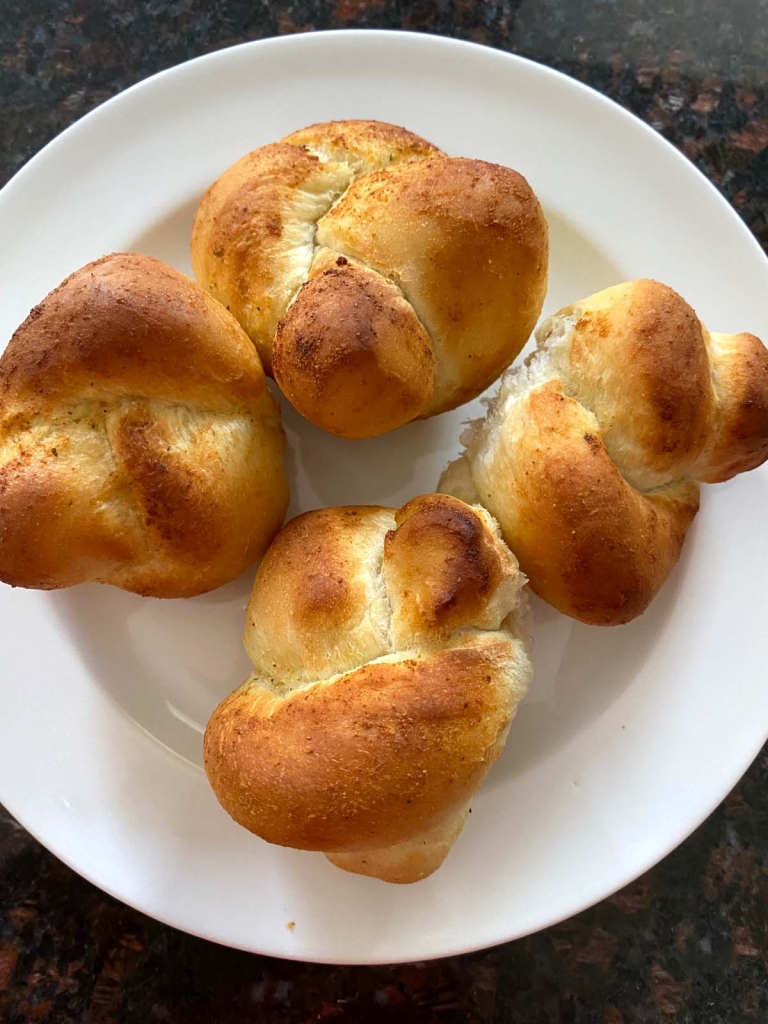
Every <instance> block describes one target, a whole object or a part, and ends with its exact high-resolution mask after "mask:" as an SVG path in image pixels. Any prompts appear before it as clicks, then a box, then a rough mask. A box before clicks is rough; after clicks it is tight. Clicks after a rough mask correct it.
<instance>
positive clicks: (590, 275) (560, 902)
mask: <svg viewBox="0 0 768 1024" xmlns="http://www.w3.org/2000/svg"><path fill="white" fill-rule="evenodd" d="M369 117H373V118H379V119H382V120H386V121H393V122H396V123H398V124H404V125H406V126H408V127H409V128H412V129H413V130H415V131H416V132H420V133H421V134H423V135H425V136H426V137H427V138H428V139H431V140H432V141H433V142H435V143H437V144H438V145H439V146H441V147H442V148H444V149H445V150H447V151H448V152H449V153H454V154H464V155H471V156H475V157H482V158H484V159H487V160H493V161H497V162H501V163H505V164H510V165H511V166H513V167H515V168H517V169H519V170H520V171H522V172H523V173H524V174H525V175H526V176H527V177H528V179H529V180H530V182H531V184H532V185H533V187H534V188H535V190H536V191H537V192H538V194H539V196H540V198H541V200H542V202H543V204H544V207H545V209H546V212H547V215H548V217H549V222H550V227H551V242H552V265H551V284H550V291H549V295H548V298H547V303H546V310H545V311H546V312H549V311H552V310H555V309H557V308H558V307H559V306H560V305H562V304H564V303H566V302H568V301H571V300H573V299H576V298H580V297H582V296H584V295H587V294H588V293H590V292H592V291H594V290H596V289H598V288H601V287H604V286H606V285H609V284H612V283H615V282H617V281H620V280H624V279H627V278H631V277H639V276H654V277H657V278H660V279H661V280H663V281H666V282H668V283H669V284H671V285H672V286H673V287H675V288H676V289H678V290H679V291H680V292H682V294H683V295H685V296H686V297H687V298H688V300H689V301H690V302H692V303H693V304H694V305H695V307H696V309H697V310H698V312H699V314H700V315H701V316H702V318H704V319H705V321H706V322H707V323H708V324H709V325H710V326H711V327H712V328H713V329H717V330H725V331H739V330H747V331H752V332H755V333H757V334H760V335H762V336H763V337H764V338H765V337H768V307H766V303H765V296H766V294H768V264H767V263H766V260H765V259H764V257H763V255H762V253H761V251H760V249H759V248H758V246H757V244H756V243H755V242H754V241H753V239H752V238H751V236H750V234H749V233H748V231H747V230H746V228H745V227H744V226H743V225H742V223H741V222H740V221H739V219H738V218H737V217H736V215H735V214H734V213H733V212H732V211H731V210H730V208H729V207H728V206H727V204H726V203H725V202H724V200H723V199H721V198H720V196H719V195H718V194H717V193H716V192H715V190H714V189H713V188H712V187H711V186H710V185H709V184H708V183H707V182H706V181H705V180H704V178H703V177H701V175H700V174H699V173H698V172H697V171H695V170H694V168H693V167H692V166H691V165H690V164H689V163H688V162H687V161H686V160H684V159H683V158H682V157H681V156H680V155H679V154H678V153H677V152H676V151H675V150H673V149H672V147H671V146H669V145H667V144H666V143H665V142H664V141H663V140H662V139H661V138H659V136H657V135H656V134H654V133H653V132H652V131H651V130H650V129H648V128H646V127H644V126H643V125H642V124H641V123H640V122H639V121H636V120H634V119H633V118H632V117H631V116H630V115H628V114H627V113H625V112H624V111H622V110H621V109H620V108H619V107H617V106H614V105H613V104H612V103H610V102H608V101H606V100H605V99H603V98H601V97H600V96H599V95H598V94H596V93H594V92H591V91H590V90H589V89H586V88H584V87H583V86H581V85H578V84H577V83H575V82H573V81H571V80H569V79H567V78H565V77H563V76H561V75H559V74H556V73H555V72H552V71H549V70H547V69H545V68H543V67H539V66H537V65H535V64H532V63H528V62H526V61H524V60H520V59H517V58H514V57H510V56H506V55H504V54H502V53H498V52H495V51H493V50H488V49H483V48H480V47H477V46H472V45H469V44H465V43H459V42H454V41H449V40H445V39H437V38H431V37H426V36H423V35H406V34H394V33H393V34H389V33H380V32H362V33H360V32H349V33H330V34H315V35H302V36H293V37H291V38H287V39H270V40H268V41H266V42H259V43H253V44H248V45H245V46H240V47H236V48H234V49H230V50H224V51H221V52H219V53H214V54H212V55H210V56H207V57H204V58H201V59H199V60H195V61H192V62H191V63H189V64H185V65H183V66H181V67H178V68H175V69H173V70H172V71H168V72H165V73H163V74H161V75H157V76H156V77H154V78H152V79H150V80H149V81H147V82H143V83H142V84H141V85H139V86H136V87H135V88H133V89H130V90H128V91H127V92H126V93H124V94H122V95H121V96H118V97H117V98H116V99H114V100H112V101H111V102H109V103H106V104H105V105H104V106H102V107H100V108H99V109H98V110H96V111H95V112H94V113H92V114H91V115H89V116H88V117H86V118H85V119H84V120H82V121H81V122H79V123H78V124H76V125H75V126H74V127H73V128H70V129H69V130H68V131H67V132H65V133H64V134H63V135H62V136H61V137H60V138H58V139H56V140H55V141H54V142H53V143H52V144H51V145H49V146H48V147H47V148H46V149H45V150H43V152H42V153H40V154H39V155H38V156H37V157H36V158H35V159H34V160H32V161H31V162H30V163H29V164H28V165H27V166H26V167H25V168H24V169H23V170H22V171H21V173H20V174H18V175H17V176H16V178H15V179H14V180H13V181H12V182H11V183H10V184H9V185H8V186H7V187H6V189H5V190H4V191H3V193H2V194H1V195H0V238H2V240H3V245H2V247H0V281H2V286H3V301H2V304H0V328H1V330H0V336H1V337H4V338H7V337H10V335H11V333H12V331H13V329H14V328H15V327H16V326H17V324H18V323H20V322H21V321H22V320H23V318H24V317H25V315H26V313H27V312H28V310H29V308H30V307H31V306H32V305H33V304H34V303H36V302H37V301H39V300H40V299H41V298H42V297H43V296H44V295H45V294H46V292H47V291H48V290H49V289H50V288H52V287H53V286H55V285H56V284H57V283H58V282H59V281H60V280H61V279H62V278H63V277H64V276H65V275H66V274H67V273H69V272H70V271H72V270H74V269H75V268H76V267H78V266H80V265H81V264H83V263H85V262H87V261H88V260H91V259H94V258H95V257H98V256H100V255H102V254H103V253H105V252H110V251H112V250H121V249H122V250H125V249H134V250H138V251H141V252H147V253H154V254H155V255H157V256H160V257H162V258H164V259H166V260H168V261H169V262H171V263H173V264H174V265H175V266H177V267H179V268H180V269H182V270H189V262H188V253H187V246H188V238H189V231H190V225H191V221H192V215H193V212H194V209H195V206H196V204H197V202H198V199H199V197H200V195H201V193H202V192H203V190H204V189H205V187H206V186H207V185H208V184H209V183H210V182H211V181H212V180H213V179H214V178H215V177H216V176H217V175H218V174H219V173H220V172H221V171H223V170H224V168H226V167H227V166H229V164H230V163H232V162H233V161H234V160H235V159H236V158H238V157H239V156H241V155H242V154H243V153H245V152H246V151H247V150H249V149H252V148H254V147H256V146H259V145H261V144H263V143H266V142H270V141H273V140H275V139H277V138H279V137H281V136H282V135H285V134H286V133H287V132H289V131H291V130H293V129H296V128H299V127H301V126H303V125H305V124H310V123H311V122H313V121H324V120H329V119H332V118H369ZM474 412H475V406H474V405H473V406H469V407H465V408H464V409H461V410H459V411H458V412H456V413H452V414H449V415H445V416H441V417H439V418H437V419H433V420H430V421H428V422H426V423H420V424H416V425H414V426H409V427H406V428H404V429H403V430H400V431H397V432H396V433H394V434H391V435H389V436H388V437H384V438H380V439H377V440H371V441H365V442H349V441H347V442H345V441H341V440H337V439H334V438H331V437H329V436H327V435H324V434H322V433H321V432H320V431H318V430H316V429H314V428H313V427H311V426H310V425H309V424H307V423H304V422H303V421H301V420H300V418H299V417H298V416H297V415H296V414H295V413H293V412H292V411H291V410H290V409H286V415H285V422H286V426H287V432H288V439H289V455H288V467H289V473H290V477H291V482H292V488H293V495H294V500H293V505H292V513H296V512H299V511H301V510H304V509H308V508H313V507H317V506H321V505H332V504H343V503H349V502H355V503H363V502H373V503H382V504H391V505H400V504H401V503H402V502H403V501H404V500H406V499H407V498H409V497H411V496H412V495H414V494H417V493H419V492H423V491H428V490H431V489H433V488H434V486H435V485H436V482H437V479H438V476H439V473H440V471H441V469H442V468H443V466H444V464H445V462H446V461H447V459H448V458H449V457H451V456H453V455H454V454H455V453H456V451H457V449H458V443H457V438H458V434H459V430H460V424H461V421H462V420H463V419H465V418H466V417H467V416H469V415H470V414H472V413H474ZM767 507H768V474H767V473H766V472H764V471H758V472H755V473H751V474H749V475H746V476H743V477H740V478H739V479H737V480H735V481H733V482H732V483H729V484H726V485H724V486H721V487H718V488H711V489H709V490H707V492H706V495H705V497H704V500H703V506H702V510H701V514H700V516H699V518H698V520H697V522H696V525H695V528H694V529H693V531H692V533H691V535H690V537H689V539H688V542H687V545H686V549H685V552H684V555H683V558H682V561H681V563H680V565H679V566H678V568H677V570H676V571H675V573H674V574H673V577H672V579H670V581H669V582H668V583H667V585H666V586H665V587H664V590H663V591H662V593H661V595H660V596H659V597H658V599H657V600H656V601H655V603H654V604H653V605H652V607H651V608H650V610H649V611H648V612H647V613H646V614H645V615H644V616H643V617H642V618H641V619H639V620H637V621H635V622H634V623H632V624H631V625H630V626H626V627H623V628H616V629H606V630H599V629H590V628H588V627H585V626H581V625H578V624H575V623H573V622H571V621H569V620H567V619H565V618H563V617H561V616H560V615H558V614H557V613H555V612H554V611H552V610H550V609H548V608H546V607H545V606H543V605H541V604H537V605H536V609H535V614H536V623H535V640H536V645H537V646H536V654H535V667H536V678H535V683H534V685H533V689H532V691H531V693H530V696H529V697H528V698H527V700H526V701H525V703H524V705H523V706H522V708H521V710H520V712H519V714H518V717H517V721H516V722H515V724H514V725H513V728H512V730H511V733H510V736H509V741H508V743H507V746H506V750H505V752H504V755H503V756H502V758H501V761H500V762H499V764H498V765H497V766H496V767H495V769H494V771H493V773H492V775H491V777H490V778H489V780H488V782H487V783H486V785H485V787H484V789H483V790H482V792H481V793H480V795H479V796H478V797H477V798H476V800H475V803H474V807H473V810H474V813H473V815H472V817H471V818H470V820H469V825H468V827H467V828H466V830H465V832H464V834H463V835H462V837H461V838H460V840H459V842H458V843H457V845H456V847H455V849H454V851H453V852H452V853H451V855H450V857H449V858H448V861H447V862H446V864H445V866H444V867H443V868H441V870H440V871H439V872H438V873H437V874H436V875H434V876H432V877H431V878H429V879H427V880H426V881H424V882H422V883H420V884H418V885H415V886H406V887H395V886H387V885H385V884H384V883H382V882H378V881H374V880H371V879H365V878H360V877H355V876H353V875H348V874H345V873H343V872H341V871H338V870H337V869H335V868H333V867H332V866H331V865H330V864H329V863H328V862H327V861H326V860H325V859H324V858H323V857H322V856H321V855H320V854H309V853H300V852H297V851H292V850H282V849H278V848H276V847H271V846H268V845H266V844H265V843H262V842H261V841H260V840H258V839H256V838H254V837H252V836H250V835H249V834H248V833H246V832H245V831H244V830H242V829H240V828H238V826H236V825H235V824H234V823H233V822H232V821H230V820H229V818H228V817H227V816H226V815H225V813H224V812H223V811H222V810H221V809H220V808H219V806H218V804H217V803H216V801H215V799H214V797H213V795H212V793H211V792H210V791H209V789H208V786H207V783H206V780H205V776H204V775H203V772H202V770H201V768H200V761H201V757H200V748H201V733H202V731H203V728H204V725H205V722H206V720H207V718H208V715H209V713H210V712H211V710H212V709H213V707H214V706H215V704H216V703H217V702H218V701H219V700H220V699H221V698H222V697H223V696H224V695H225V694H226V693H228V692H229V691H230V690H231V689H233V687H234V686H235V685H236V684H238V683H239V682H240V681H241V679H242V678H244V676H245V675H246V673H247V670H248V662H247V659H246V657H245V654H244V653H243V650H242V648H241V644H240V633H241V628H242V624H243V611H244V608H245V603H246V599H247V595H248V591H249V589H250V583H251V578H252V574H251V573H249V574H247V575H246V576H245V577H244V578H242V579H240V580H239V581H237V582H235V583H233V584H232V585H231V586H229V587H226V588H224V589H222V590H219V591H217V592H215V593H213V594H210V595H208V596H205V597H201V598H198V599H195V600H189V601H167V602H159V601H153V600H145V599H142V598H139V597H135V596H133V595H130V594H125V593H122V592H121V591H118V590H115V589H111V588H108V587H97V586H83V587H77V588H75V589H73V590H70V591H66V592H59V593H53V594H44V593H35V592H29V591H22V590H18V591H13V592H12V591H11V590H10V589H9V588H7V587H2V588H0V649H2V652H3V653H2V669H3V670H2V677H3V678H2V686H1V687H0V798H2V800H3V801H4V802H5V803H6V805H7V806H8V808H9V809H10V811H11V812H12V813H13V814H15V815H16V816H17V817H18V818H19V819H20V820H21V822H22V823H23V824H24V825H25V826H26V827H27V828H28V829H30V831H32V832H33V833H34V834H35V835H37V837H38V838H39V839H40V840H41V841H42V842H43V843H44V844H45V845H46V846H47V847H48V848H49V849H50V850H52V851H53V852H54V853H55V854H56V855H57V856H58V857H60V858H61V859H62V860H64V861H66V862H67V863H68V864H70V865H71V866H72V867H73V868H75V869H76V870H77V871H79V872H80V873H81V874H83V875H85V876H86V877H87V878H89V879H91V880H92V881H93V882H95V883H96V884H97V885H99V886H101V887H102V888H103V889H106V890H107V891H108V892H111V893H113V894H114V895H116V896H118V897H119V898H120V899H122V900H124V901H125V902H126V903H130V904H131V905H133V906H134V907H137V908H139V909H140V910H143V911H145V912H146V913H148V914H151V915H152V916H154V917H157V918H160V919H161V920H163V921H167V922H169V923H171V924H173V925H176V926H177V927H179V928H183V929H185V930H187V931H190V932H194V933H196V934H198V935H203V936H205V937H207V938H209V939H213V940H215V941H217V942H223V943H227V944H230V945H233V946H240V947H243V948H245V949H249V950H254V951H258V952H262V953H270V954H273V955H276V956H284V957H293V958H296V959H308V960H317V961H331V962H357V963H375V962H391V961H403V960H409V959H424V958H428V957H438V956H444V955H447V954H450V953H458V952H462V951H465V950H470V949H473V948H477V947H481V946H486V945H490V944H492V943H497V942H501V941H503V940H506V939H511V938H515V937H517V936H520V935H523V934H525V933H527V932H531V931H534V930H536V929H539V928H542V927H544V926H546V925H549V924H551V923H553V922H555V921H557V920H559V919H562V918H564V917H566V916H568V915H570V914H573V913H575V912H576V911H578V910H579V909H581V908H583V907H585V906H587V905H588V904H591V903H594V902H595V901H597V900H599V899H601V898H602V897H604V896H606V895H607V894H609V893H610V892H611V891H613V890H615V889H617V888H618V887H620V886H622V885H624V884H625V883H626V882H628V881H630V880H631V879H632V878H634V877H635V876H636V875H638V874H639V873H640V872H642V871H644V870H646V869H647V868H648V867H650V866H651V865H652V864H653V863H654V862H656V861H657V860H659V859H660V858H661V857H662V856H663V855H664V854H666V853H667V852H668V851H669V850H671V849H672V848H673V847H674V846H675V845H676V844H677V843H679V842H680V841H681V840H682V839H684V838H685V836H687V835H688V833H689V832H690V831H691V830H692V829H693V828H694V827H695V826H696V825H697V824H698V823H699V822H700V821H701V820H702V819H703V818H704V817H705V816H706V815H707V814H708V813H709V812H710V811H711V810H712V809H713V808H714V807H715V805H716V804H717V803H718V802H719V801H720V800H721V799H722V798H723V797H724V796H725V794H726V793H727V791H728V789H729V788H730V787H731V786H732V785H733V784H734V783H735V782H736V781H737V779H738V778H739V776H740V775H741V774H742V773H743V772H744V771H745V769H746V768H747V766H748V765H749V763H750V760H751V759H752V757H753V756H754V755H755V754H756V752H757V750H758V748H759V747H760V745H761V743H762V741H763V739H764V738H765V735H766V732H767V731H768V687H766V685H765V664H766V662H768V632H767V631H766V630H765V627H764V622H763V615H764V612H765V603H764V593H765V579H766V577H767V576H768V543H767V541H766V536H767V534H766V530H765V509H766V508H767ZM288 922H295V926H294V927H293V928H290V929H289V928H288V927H287V924H288Z"/></svg>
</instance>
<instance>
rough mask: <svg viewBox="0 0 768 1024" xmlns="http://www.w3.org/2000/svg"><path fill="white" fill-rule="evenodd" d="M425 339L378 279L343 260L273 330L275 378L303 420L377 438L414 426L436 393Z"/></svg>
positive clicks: (409, 314) (316, 280) (415, 321)
mask: <svg viewBox="0 0 768 1024" xmlns="http://www.w3.org/2000/svg"><path fill="white" fill-rule="evenodd" d="M434 363H435V361H434V356H433V354H432V348H431V345H430V341H429V337H428V335H427V333H426V331H425V330H424V328H423V326H422V325H421V323H420V321H419V319H418V318H417V316H416V314H415V313H414V311H413V309H412V308H411V306H410V305H409V304H408V303H407V302H406V301H405V300H404V299H403V298H402V296H401V295H400V294H399V292H398V291H397V289H396V288H395V287H394V285H392V284H390V282H389V281H386V280H385V279H384V278H382V277H381V276H380V275H379V274H375V273H373V272H371V271H370V270H366V269H365V268H363V267H359V266H355V265H353V264H351V263H350V262H349V261H348V260H347V259H346V258H345V257H343V256H339V257H338V258H335V259H334V265H333V266H332V267H331V268H329V269H327V270H325V271H323V273H321V274H320V275H319V276H317V277H315V278H314V279H313V280H311V281H309V282H308V283H307V284H305V285H304V287H303V288H302V290H301V292H300V293H299V296H298V298H297V299H296V302H294V304H293V305H292V306H291V307H290V309H289V310H288V312H287V313H286V315H285V317H284V318H283V320H282V321H281V322H280V325H279V327H278V331H277V335H276V337H275V343H274V349H273V371H274V374H275V379H276V380H277V382H278V384H279V385H280V388H281V389H282V391H283V393H284V394H285V395H286V397H287V398H288V400H289V401H290V402H291V404H292V405H294V406H295V408H296V409H298V411H299V412H300V413H301V414H302V415H303V416H306V418H307V419H308V420H310V421H311V422H312V423H314V424H316V425H317V426H319V427H322V428H323V429H324V430H327V431H329V432H330V433H332V434H338V435H339V436H341V437H350V438H355V437H375V436H376V435H378V434H383V433H386V432H387V431H389V430H393V429H395V428H396V427H399V426H402V425H403V424H404V423H408V422H409V421H410V420H412V419H414V418H415V417H416V416H418V415H419V413H420V412H421V411H422V410H423V409H424V408H425V407H426V405H427V403H428V402H429V400H430V398H431V397H432V391H433V387H434V374H435V366H434Z"/></svg>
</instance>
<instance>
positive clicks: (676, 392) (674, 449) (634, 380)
mask: <svg viewBox="0 0 768 1024" xmlns="http://www.w3.org/2000/svg"><path fill="white" fill-rule="evenodd" d="M575 309H576V312H577V313H579V314H580V315H579V319H578V320H577V322H576V324H575V327H574V329H573V335H572V342H571V353H570V373H569V375H568V383H567V389H568V392H569V394H571V395H572V396H573V397H574V398H577V399H580V400H581V401H582V404H583V405H585V406H586V407H587V408H588V409H590V410H591V411H592V412H593V413H594V414H595V416H596V417H597V419H598V421H599V422H600V423H601V424H605V425H606V429H605V432H604V434H603V441H604V442H605V444H606V446H607V447H608V450H609V451H610V452H611V454H612V455H614V457H615V459H616V461H617V463H618V465H619V468H620V469H621V470H622V471H623V473H624V474H625V476H627V477H628V478H629V479H630V480H631V481H632V482H633V483H636V484H638V485H639V486H641V487H653V486H657V485H659V484H661V483H667V482H669V481H672V480H676V479H680V478H681V477H684V476H687V475H688V473H689V471H690V467H691V465H692V464H693V463H695V462H696V460H697V459H698V458H699V456H700V454H701V452H702V451H703V449H704V445H705V443H706V441H707V438H708V437H709V435H710V433H711V432H712V429H713V421H714V401H715V396H714V392H713V389H712V382H711V379H710V368H709V356H708V354H707V347H706V343H705V339H704V333H703V329H702V325H701V323H700V321H699V319H698V317H697V316H696V314H695V313H694V311H693V309H691V307H690V306H689V305H688V303H687V302H685V300H684V299H682V298H681V297H680V296H679V295H678V294H677V292H675V291H673V290H672V289H671V288H668V287H667V286H666V285H664V284H661V283H659V282H658V281H652V280H640V281H632V282H630V283H628V284H625V285H619V286H617V287H615V288H610V289H607V290H606V291H604V292H601V293H599V294H598V295H597V296H593V297H592V298H591V299H587V300H585V301H584V303H580V304H578V305H577V306H576V307H575ZM564 312H567V311H564Z"/></svg>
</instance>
